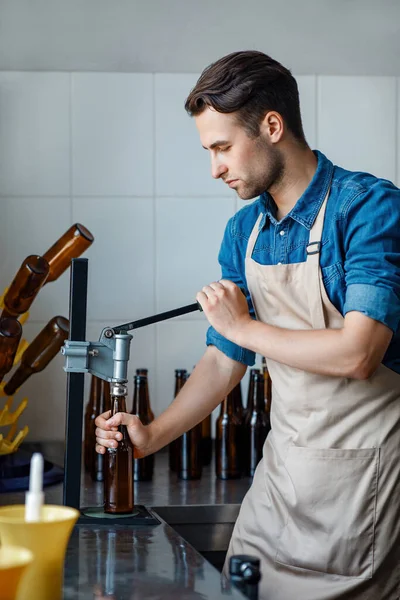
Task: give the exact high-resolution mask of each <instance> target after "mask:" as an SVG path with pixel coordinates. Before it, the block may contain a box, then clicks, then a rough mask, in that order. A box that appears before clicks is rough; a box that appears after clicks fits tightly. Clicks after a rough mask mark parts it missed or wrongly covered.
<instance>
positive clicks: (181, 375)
mask: <svg viewBox="0 0 400 600" xmlns="http://www.w3.org/2000/svg"><path fill="white" fill-rule="evenodd" d="M186 376H187V370H186V369H175V391H174V398H176V397H177V395H178V394H179V392H180V390H181V389H182V387H183V385H184V383H185V381H186ZM168 454H169V468H170V469H171V471H176V470H177V469H178V440H174V441H173V442H171V443H170V444H169V446H168Z"/></svg>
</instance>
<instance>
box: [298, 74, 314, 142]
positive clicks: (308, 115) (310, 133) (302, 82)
mask: <svg viewBox="0 0 400 600" xmlns="http://www.w3.org/2000/svg"><path fill="white" fill-rule="evenodd" d="M296 81H297V86H298V88H299V96H300V110H301V119H302V122H303V130H304V134H305V136H306V140H307V142H308V145H309V146H310V148H316V146H317V111H316V108H317V95H316V94H317V77H316V76H315V75H300V76H299V77H296Z"/></svg>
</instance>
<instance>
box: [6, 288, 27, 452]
mask: <svg viewBox="0 0 400 600" xmlns="http://www.w3.org/2000/svg"><path fill="white" fill-rule="evenodd" d="M6 293H7V288H6V289H5V290H4V292H3V295H2V296H1V298H0V312H1V311H2V310H3V308H4V296H5V295H6ZM28 317H29V312H26V313H24V314H23V315H21V316H20V317H19V319H18V320H19V322H20V323H21V325H23V324H24V323H25V322H26V321H27V319H28ZM28 346H29V343H28V342H27V340H26V339H24V338H22V337H21V340H20V342H19V345H18V350H17V353H16V355H15V358H14V363H13V367H15V366H16V365H17V364H18V363H19V362H20V360H21V357H22V355H23V353H24V352H25V350H26V348H27V347H28ZM4 386H5V382H4V381H3V382H2V383H1V384H0V398H3V397H4V398H7V400H6V402H5V404H4V406H3V408H1V409H0V427H7V426H10V425H11V428H10V430H9V431H8V433H7V434H6V435H5V436H4V435H3V434H2V433H0V456H2V455H4V454H11V453H13V452H16V451H17V450H18V448H19V446H20V444H21V443H22V442H23V440H24V439H25V438H26V436H27V435H28V432H29V427H28V426H27V425H26V426H25V427H24V428H23V429H21V430H20V431H19V432H18V433H17V434H16V432H17V427H18V419H19V417H20V416H21V414H22V413H23V412H24V410H25V408H26V406H27V404H28V398H23V399H22V401H21V402H20V404H19V405H18V407H17V408H16V409H15V410H14V411H13V412H11V406H12V404H13V401H14V396H6V394H5V393H4V391H3V389H4Z"/></svg>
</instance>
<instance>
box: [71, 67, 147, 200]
mask: <svg viewBox="0 0 400 600" xmlns="http://www.w3.org/2000/svg"><path fill="white" fill-rule="evenodd" d="M153 97H154V95H153V77H152V75H150V74H145V73H75V74H73V75H72V159H73V176H72V182H73V183H72V188H73V193H74V195H76V196H114V195H118V196H133V195H136V196H152V195H153V161H154V158H153V157H154V133H153V131H154V119H153Z"/></svg>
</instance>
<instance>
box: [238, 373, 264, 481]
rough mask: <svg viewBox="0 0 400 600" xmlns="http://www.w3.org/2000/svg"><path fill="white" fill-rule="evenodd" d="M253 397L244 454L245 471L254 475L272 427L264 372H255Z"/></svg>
mask: <svg viewBox="0 0 400 600" xmlns="http://www.w3.org/2000/svg"><path fill="white" fill-rule="evenodd" d="M253 377H254V379H253V381H254V388H253V399H252V403H251V412H250V411H249V412H248V413H247V414H246V417H245V420H244V423H243V429H244V431H243V434H244V435H243V438H244V455H245V459H246V464H245V473H246V475H248V476H250V477H253V475H254V472H255V470H256V467H257V465H258V463H259V461H260V459H261V457H262V451H263V446H264V442H265V438H266V437H267V435H268V432H269V430H270V428H271V426H270V422H269V418H268V415H267V414H266V412H265V403H264V377H263V374H262V373H255V374H254V376H253Z"/></svg>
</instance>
